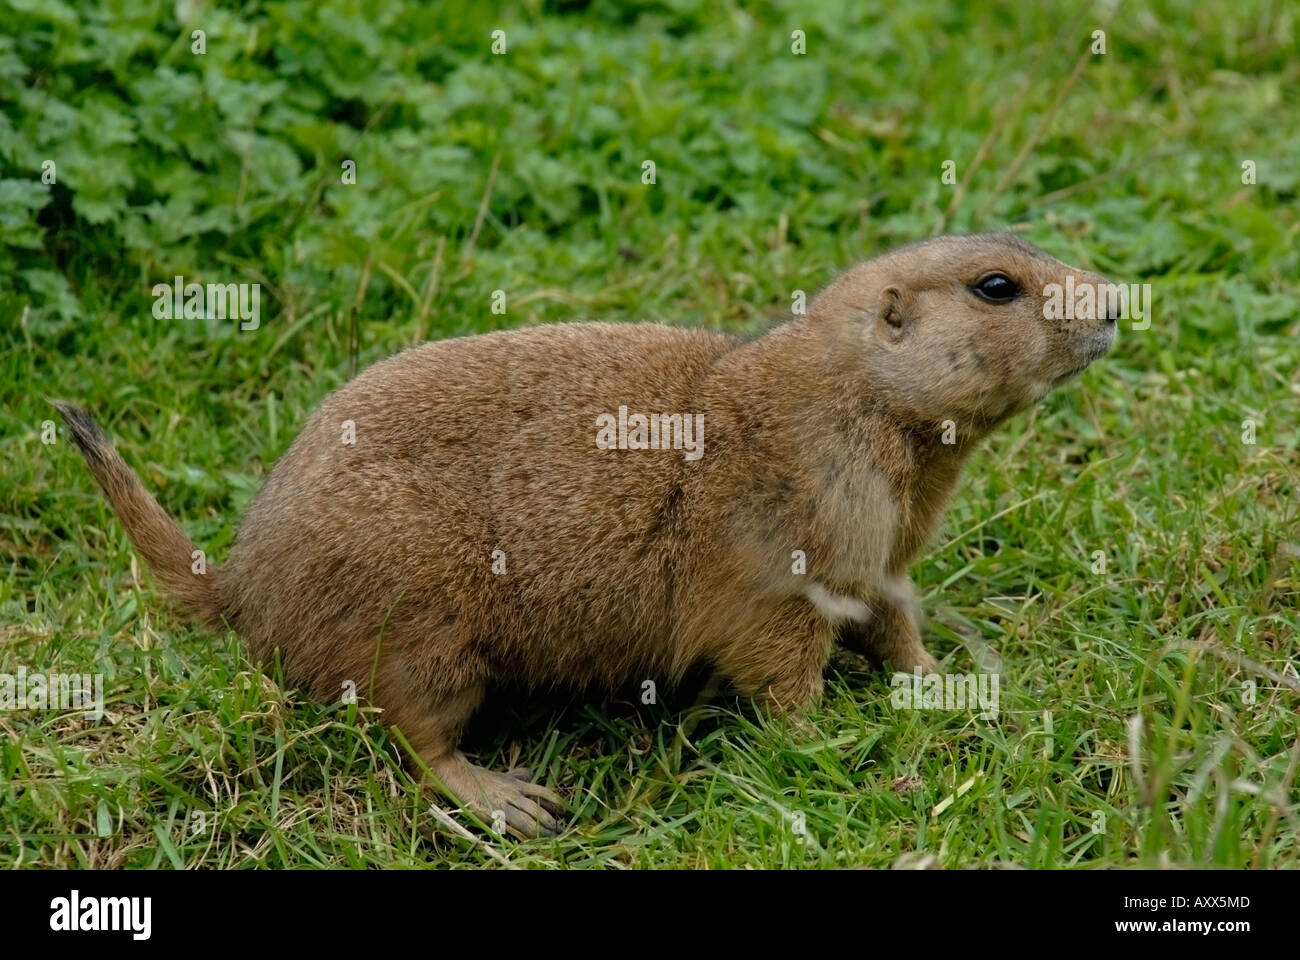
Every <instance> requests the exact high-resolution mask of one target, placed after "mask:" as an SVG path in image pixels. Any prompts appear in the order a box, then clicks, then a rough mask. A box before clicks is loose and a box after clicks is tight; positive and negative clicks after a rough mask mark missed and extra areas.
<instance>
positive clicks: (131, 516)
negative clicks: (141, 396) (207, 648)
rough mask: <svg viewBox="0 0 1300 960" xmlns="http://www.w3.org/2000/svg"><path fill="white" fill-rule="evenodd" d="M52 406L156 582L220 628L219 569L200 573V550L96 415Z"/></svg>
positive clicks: (78, 409)
mask: <svg viewBox="0 0 1300 960" xmlns="http://www.w3.org/2000/svg"><path fill="white" fill-rule="evenodd" d="M51 403H53V405H54V408H55V409H56V410H58V411H59V414H60V416H62V417H63V422H64V423H66V424H67V425H68V430H69V431H71V433H72V440H73V442H74V443H76V445H77V448H78V449H79V450H80V451H81V455H82V457H84V458H85V460H86V466H88V467H90V472H91V473H92V474H94V476H95V480H96V481H97V482H98V483H99V485H100V487H102V488H103V490H104V493H106V494H107V495H108V502H109V503H111V504H112V505H113V510H114V511H115V512H116V513H117V515H118V517H119V519H121V521H122V526H124V527H125V528H126V535H127V536H128V537H130V539H131V543H132V544H134V545H135V548H136V550H138V551H139V552H140V555H141V556H142V557H144V559H145V562H146V563H147V564H148V565H149V569H150V571H151V572H152V573H153V575H154V578H155V579H157V580H158V582H159V583H161V584H162V586H163V589H164V591H165V592H166V593H167V594H168V595H169V596H170V597H171V598H172V599H173V600H175V601H176V602H177V603H179V604H180V605H181V606H182V607H183V608H185V610H187V611H188V612H190V613H192V614H195V615H196V616H198V617H200V618H201V619H203V620H205V621H207V622H209V623H212V624H220V623H221V609H220V606H219V604H218V602H217V595H216V588H215V584H214V582H213V579H212V575H213V574H214V573H215V572H216V569H215V568H214V567H208V566H206V564H205V566H204V569H205V572H204V573H202V574H199V573H195V572H194V570H193V564H194V557H193V554H194V552H195V551H196V550H198V547H196V546H195V545H194V542H193V541H192V540H190V538H189V537H187V536H185V533H184V532H183V531H182V530H181V528H180V527H178V526H177V525H176V521H175V520H173V519H172V518H171V517H169V516H168V515H167V512H166V511H165V510H163V508H162V507H161V506H160V505H159V503H158V501H157V500H155V499H154V497H153V495H152V494H151V493H149V491H148V490H146V489H145V488H144V484H143V483H141V482H140V478H139V477H138V476H137V475H136V473H135V471H134V470H132V469H131V468H130V467H129V466H127V464H126V461H125V460H123V459H122V455H121V454H119V453H118V452H117V449H116V448H115V447H114V446H113V442H112V441H111V440H109V439H108V437H107V436H105V435H104V431H102V430H100V429H99V425H98V424H97V423H95V421H94V419H93V418H92V417H91V416H90V414H89V413H87V412H86V411H85V410H82V409H81V408H79V407H74V406H71V405H70V404H66V403H59V402H58V401H51Z"/></svg>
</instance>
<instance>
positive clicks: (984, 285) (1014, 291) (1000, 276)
mask: <svg viewBox="0 0 1300 960" xmlns="http://www.w3.org/2000/svg"><path fill="white" fill-rule="evenodd" d="M971 290H972V291H973V292H974V294H975V295H976V296H977V297H979V298H980V299H981V300H987V301H988V302H989V303H1007V302H1008V301H1010V300H1014V299H1015V298H1016V297H1018V296H1020V287H1019V285H1017V283H1016V282H1015V281H1014V280H1012V279H1011V278H1010V277H1008V276H1007V275H1006V274H1005V273H990V274H989V275H988V276H986V277H980V279H979V280H977V281H975V285H974V286H973V287H971Z"/></svg>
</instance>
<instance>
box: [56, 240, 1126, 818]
mask: <svg viewBox="0 0 1300 960" xmlns="http://www.w3.org/2000/svg"><path fill="white" fill-rule="evenodd" d="M1067 277H1072V281H1073V285H1074V287H1075V288H1076V289H1079V288H1081V287H1082V286H1085V285H1088V284H1104V282H1105V281H1103V280H1102V278H1100V277H1097V276H1095V275H1093V274H1089V273H1086V272H1084V271H1080V270H1075V269H1073V268H1071V267H1068V266H1066V265H1065V264H1063V263H1060V262H1059V261H1057V260H1055V259H1053V258H1052V257H1050V256H1048V255H1047V254H1045V253H1043V252H1042V251H1040V250H1038V249H1036V248H1034V247H1031V246H1029V245H1028V244H1026V243H1024V242H1022V241H1020V240H1018V239H1016V238H1014V237H1012V236H1009V235H982V236H973V237H941V238H937V239H934V240H930V241H926V242H922V243H918V244H914V245H911V246H908V247H904V248H902V249H899V250H895V251H893V252H891V253H888V254H886V255H884V256H881V257H878V258H876V259H874V260H871V261H868V262H866V263H863V264H861V265H859V266H857V267H854V268H853V269H851V270H849V271H848V272H846V273H844V274H842V275H841V276H839V277H838V278H837V279H836V280H835V281H834V282H833V283H831V284H830V285H829V286H828V287H827V288H826V289H825V290H823V291H822V292H821V294H820V295H818V296H817V297H816V298H815V299H814V300H813V301H812V302H811V304H810V305H809V308H808V311H807V313H806V315H802V316H794V317H791V318H790V319H789V320H787V321H785V322H784V323H781V324H779V325H777V326H776V327H774V328H773V329H772V330H770V331H769V332H767V333H765V334H764V335H762V336H760V337H758V338H756V339H750V340H742V339H738V338H736V337H733V336H728V335H725V334H721V333H714V332H709V331H705V330H687V329H680V328H673V327H667V326H659V325H656V324H649V323H640V324H611V323H579V324H568V325H552V326H539V327H531V328H526V329H518V330H512V331H507V332H500V333H492V334H486V335H483V336H473V337H464V338H460V339H454V340H446V341H441V342H434V343H425V344H422V345H420V346H417V347H413V348H411V349H409V350H406V351H404V352H403V353H400V354H398V355H397V356H395V357H391V358H389V359H388V360H385V361H383V362H381V363H378V364H375V365H374V366H373V367H371V368H369V369H368V370H366V371H365V372H364V373H362V374H361V375H360V376H358V377H357V378H356V379H355V380H353V381H352V382H351V383H349V384H347V385H346V386H344V387H343V388H341V389H340V390H338V391H337V392H335V393H334V394H332V395H330V396H329V397H327V398H326V399H325V401H324V402H323V403H322V404H321V406H320V408H319V409H318V410H317V411H316V413H315V415H314V416H312V418H311V419H310V420H309V421H308V423H307V425H306V426H305V427H304V428H303V431H302V433H301V435H300V436H299V437H298V438H297V440H295V441H294V443H293V445H292V446H291V447H290V449H289V451H288V452H287V453H286V454H285V455H284V456H283V458H281V460H280V462H279V463H278V464H276V466H275V468H274V470H273V471H272V472H271V474H270V477H269V479H268V480H267V482H266V485H265V487H264V488H263V490H262V491H261V493H260V494H259V495H258V496H257V498H256V499H255V500H254V501H253V503H252V505H251V506H250V507H249V509H248V513H247V516H246V517H245V518H244V522H243V525H242V527H241V528H240V530H239V535H238V540H237V542H236V544H235V546H234V548H233V549H232V551H231V553H230V556H229V558H228V559H227V561H226V562H225V563H224V564H223V565H221V566H219V567H217V566H213V565H208V566H207V567H206V572H204V573H195V572H194V571H195V570H196V569H199V566H198V565H196V564H195V563H194V562H193V559H192V557H193V555H194V551H195V550H196V549H197V547H196V546H195V545H194V544H193V543H192V542H191V541H190V540H189V538H188V537H186V535H185V534H184V533H182V532H181V529H180V528H179V527H178V526H177V525H176V524H175V522H173V521H172V520H171V518H170V517H169V516H168V515H167V514H166V513H165V512H164V511H163V509H162V508H161V507H160V506H159V505H158V503H157V501H156V500H155V499H154V498H153V497H152V496H151V495H150V494H149V493H148V492H147V491H146V490H145V488H144V487H143V485H142V484H141V482H140V480H139V478H138V477H137V476H136V474H135V473H134V472H133V471H132V470H131V468H130V467H128V466H127V465H126V463H125V462H124V461H123V460H122V458H121V457H120V456H119V455H118V453H117V452H116V450H115V449H114V448H113V446H112V444H111V442H110V441H109V440H108V439H107V438H106V437H105V436H104V434H103V433H102V432H100V430H99V429H98V427H96V426H95V424H94V422H93V421H92V420H91V418H90V417H89V415H87V414H86V413H85V412H83V411H80V410H77V409H76V408H73V407H68V406H66V405H59V409H60V412H61V413H62V414H63V417H64V419H65V420H66V422H67V425H68V427H69V428H70V430H71V432H72V435H73V438H74V439H75V441H76V443H77V444H78V446H79V447H80V449H81V451H82V453H83V454H84V456H85V458H86V461H87V463H88V464H89V466H90V468H91V471H92V472H93V473H94V475H95V478H96V479H97V480H98V482H99V484H100V485H101V486H102V487H103V488H104V490H105V492H106V493H107V495H108V497H109V500H110V501H111V502H112V505H113V507H114V509H115V510H116V511H117V513H118V515H119V516H120V517H121V519H122V522H123V524H124V525H125V527H126V530H127V533H128V535H129V536H130V538H131V541H132V542H133V543H134V544H135V547H136V549H137V550H138V551H139V552H140V553H141V554H142V555H143V557H144V558H145V560H146V561H147V562H148V564H149V566H150V568H151V569H152V571H153V574H154V576H155V577H156V578H157V580H158V581H159V582H160V583H161V584H162V586H163V588H164V589H165V590H166V591H167V592H168V593H169V594H171V595H172V596H173V597H174V598H175V599H176V600H177V601H178V602H179V603H180V604H181V605H182V606H183V607H185V608H186V609H188V610H189V611H190V612H192V613H193V614H196V615H198V616H199V617H201V618H202V619H204V620H206V621H207V622H209V623H211V624H213V625H215V626H219V625H222V624H226V625H229V626H230V627H231V628H233V629H234V630H236V631H237V632H238V633H239V634H240V636H241V637H242V638H243V640H244V642H245V643H246V644H247V646H248V649H249V650H250V651H251V653H252V655H253V656H254V657H256V658H258V659H259V660H261V661H263V662H266V661H269V659H270V658H271V657H272V654H273V651H274V650H275V649H276V648H278V649H279V651H280V653H281V656H282V658H283V664H284V670H285V674H286V677H287V678H288V679H289V681H290V682H292V683H293V684H295V685H297V686H300V687H302V688H304V689H306V690H307V691H309V692H310V693H311V694H312V695H314V696H315V697H318V698H321V699H323V700H336V699H338V698H339V697H340V696H341V695H342V693H343V692H344V691H345V690H347V689H348V685H349V684H352V685H354V688H355V689H356V690H357V691H358V693H359V694H360V696H362V697H363V698H365V699H367V700H368V701H369V702H371V703H373V704H375V705H377V706H378V707H381V708H382V710H383V717H384V720H385V722H386V723H388V724H389V725H390V726H392V727H396V728H398V729H399V730H400V732H401V733H402V735H403V736H404V737H405V739H406V741H407V742H408V743H409V744H410V746H411V747H412V749H413V750H415V751H417V752H418V753H419V755H420V757H421V759H422V760H423V761H424V763H425V764H427V766H428V768H429V769H430V770H431V771H432V774H433V777H434V779H435V781H436V783H437V785H438V786H440V787H441V788H442V789H443V790H444V791H445V792H446V793H448V794H449V795H450V796H451V797H453V798H454V799H456V800H457V801H459V802H460V803H461V804H463V805H464V806H465V807H467V808H468V809H470V810H472V811H473V812H474V813H475V814H477V815H478V816H479V817H481V818H483V820H484V821H485V822H489V823H490V822H494V821H495V822H497V823H501V822H502V821H504V824H505V826H506V827H507V828H508V829H509V830H510V831H511V832H513V833H516V834H518V835H523V836H531V835H535V834H537V833H553V832H555V831H556V830H557V829H558V828H559V822H558V820H557V819H556V818H557V816H558V815H559V814H560V812H561V807H560V803H559V800H558V798H557V797H556V796H555V795H554V794H553V793H551V792H550V791H549V790H547V789H546V788H545V787H542V786H539V785H536V784H533V783H531V782H529V780H528V778H527V776H526V775H521V773H520V772H514V773H496V772H492V771H489V770H486V769H483V768H482V767H478V766H475V765H473V764H471V763H470V762H469V760H467V759H466V758H465V756H464V755H463V754H462V753H461V752H459V750H458V749H457V744H458V740H459V738H460V736H461V732H462V729H463V727H464V726H465V724H466V722H467V721H468V720H469V718H470V716H471V714H472V713H473V712H474V710H475V708H476V707H477V706H478V705H479V703H480V701H481V699H482V698H483V696H484V693H485V691H486V690H487V689H489V688H490V687H491V686H492V685H493V684H494V683H496V682H497V681H503V680H508V681H510V682H511V683H512V684H523V685H525V686H531V687H534V688H547V687H552V686H565V687H573V686H579V687H587V688H609V687H613V686H615V685H618V684H621V683H624V682H627V681H629V680H638V679H642V678H646V679H655V680H659V681H661V682H671V681H672V680H674V679H675V678H678V677H680V676H681V675H682V673H683V672H684V671H685V670H686V669H687V668H688V667H689V666H691V665H693V664H696V663H707V664H710V665H712V666H713V667H714V668H715V669H716V670H718V671H719V672H720V673H721V674H723V675H724V676H725V677H727V678H729V679H730V680H731V682H732V683H733V684H734V686H735V687H736V688H737V689H738V690H739V691H740V692H741V693H743V694H747V695H751V696H753V697H755V698H756V699H757V700H758V701H759V702H760V703H761V704H762V705H764V706H765V707H767V708H768V709H769V710H771V711H776V712H782V711H797V710H800V709H803V708H806V707H808V706H809V705H811V704H812V703H813V702H814V701H815V700H816V699H817V697H818V695H819V693H820V692H821V689H822V671H823V669H824V667H825V665H826V662H827V659H828V657H829V654H830V650H831V645H832V643H833V641H834V639H835V637H836V635H837V632H838V633H839V635H840V636H842V637H846V638H847V639H848V640H849V641H850V642H852V643H853V644H854V645H855V646H857V647H859V648H860V649H861V650H863V651H864V652H867V653H870V654H873V655H874V656H875V657H877V658H879V659H881V660H884V661H889V662H891V663H892V664H893V665H894V667H895V668H898V669H911V668H913V667H916V666H920V667H922V668H924V669H929V668H931V667H932V666H933V664H934V659H933V658H932V657H931V656H930V654H929V653H927V652H926V650H925V648H924V647H923V646H922V645H921V641H920V636H919V633H918V630H917V626H916V620H915V617H914V613H913V609H912V599H911V597H912V587H911V582H910V580H909V579H908V567H909V565H910V564H911V562H912V560H913V559H914V558H915V557H916V554H917V552H918V551H919V549H920V548H921V546H922V545H923V544H924V543H925V542H926V539H927V538H928V537H929V536H930V535H931V534H932V533H933V532H934V530H935V527H936V525H937V523H938V521H939V516H940V511H941V508H942V506H943V504H944V502H945V500H946V499H947V497H948V495H949V494H950V492H951V491H952V489H953V486H954V484H955V483H956V481H957V478H958V474H959V472H960V470H961V466H962V463H963V462H964V461H965V459H966V457H967V456H968V454H969V453H970V452H971V450H972V448H973V446H974V444H975V442H976V441H978V440H979V439H980V438H981V437H983V436H984V435H985V434H987V433H988V432H989V431H990V430H991V429H993V428H994V427H995V426H996V425H997V424H998V423H1000V422H1001V421H1003V420H1005V419H1006V418H1007V417H1009V416H1011V415H1012V414H1014V413H1015V412H1016V411H1018V410H1022V409H1024V408H1026V407H1028V406H1030V405H1031V404H1033V403H1035V402H1036V401H1038V400H1039V399H1041V398H1042V397H1043V396H1044V395H1045V394H1046V393H1047V392H1048V391H1049V390H1051V389H1052V388H1053V387H1054V386H1056V385H1057V384H1059V383H1061V382H1062V381H1064V380H1066V379H1067V378H1069V377H1070V376H1071V375H1073V374H1076V373H1078V372H1080V371H1081V370H1083V368H1084V367H1086V366H1087V365H1088V364H1089V363H1090V362H1091V361H1093V360H1095V359H1097V358H1098V357H1100V356H1101V355H1102V354H1104V353H1105V352H1106V351H1107V350H1108V349H1109V348H1110V346H1111V344H1112V343H1113V342H1114V338H1115V322H1114V321H1115V315H1114V313H1113V311H1112V313H1111V314H1110V315H1106V311H1105V310H1103V311H1102V313H1103V316H1101V317H1099V318H1096V319H1077V318H1076V319H1070V320H1063V319H1047V318H1046V316H1047V314H1048V313H1049V312H1048V311H1045V310H1044V301H1045V298H1046V292H1045V291H1046V290H1047V289H1048V288H1049V285H1051V284H1062V285H1064V284H1065V283H1066V278H1067ZM1084 312H1085V313H1086V312H1087V311H1084ZM1052 315H1053V316H1055V315H1056V314H1052ZM1072 316H1073V312H1072Z"/></svg>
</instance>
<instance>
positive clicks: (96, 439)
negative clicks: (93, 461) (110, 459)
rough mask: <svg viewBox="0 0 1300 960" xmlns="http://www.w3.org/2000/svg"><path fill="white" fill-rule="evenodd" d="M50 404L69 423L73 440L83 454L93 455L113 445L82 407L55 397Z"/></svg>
mask: <svg viewBox="0 0 1300 960" xmlns="http://www.w3.org/2000/svg"><path fill="white" fill-rule="evenodd" d="M50 405H51V406H52V407H54V409H55V410H57V411H59V416H61V417H62V418H63V422H64V423H66V424H67V425H68V430H69V432H70V433H71V434H72V442H73V443H75V444H76V445H77V449H79V450H80V451H81V452H82V453H83V454H86V455H92V454H95V453H97V452H98V451H99V450H101V449H102V448H104V447H106V446H112V441H110V440H109V439H108V436H107V435H106V434H105V433H104V431H103V430H101V429H99V424H97V423H96V422H95V418H94V417H92V416H91V415H90V414H89V413H87V412H86V411H85V410H83V409H81V407H74V406H73V405H72V404H70V403H64V402H63V401H62V400H53V399H51V400H50Z"/></svg>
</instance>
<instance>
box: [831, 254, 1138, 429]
mask: <svg viewBox="0 0 1300 960" xmlns="http://www.w3.org/2000/svg"><path fill="white" fill-rule="evenodd" d="M1053 285H1057V286H1056V287H1055V290H1054V288H1053ZM1087 287H1092V288H1093V290H1092V294H1091V297H1090V303H1091V304H1092V309H1085V310H1080V311H1074V310H1071V311H1070V313H1071V314H1072V316H1073V317H1074V318H1072V319H1064V318H1061V314H1062V311H1060V310H1054V309H1049V301H1050V300H1052V298H1053V296H1054V295H1055V296H1056V298H1057V300H1056V302H1057V303H1058V304H1059V303H1060V296H1061V292H1062V291H1065V290H1068V291H1071V292H1073V291H1083V290H1085V288H1087ZM1118 289H1119V288H1116V287H1113V286H1111V285H1110V284H1109V283H1108V282H1107V281H1106V280H1105V279H1104V278H1103V277H1101V276H1098V275H1097V274H1094V273H1089V272H1088V271H1085V270H1079V269H1076V268H1074V267H1069V266H1067V265H1065V264H1064V263H1061V262H1060V261H1059V260H1056V259H1054V258H1053V257H1051V256H1048V255H1047V254H1046V253H1044V252H1043V251H1041V250H1039V249H1038V248H1036V247H1033V246H1031V245H1029V244H1027V243H1025V242H1024V241H1023V240H1020V239H1019V238H1017V237H1014V236H1012V235H1010V234H982V235H977V236H970V237H937V238H935V239H933V240H928V241H924V242H921V243H917V244H913V245H910V246H906V247H902V248H900V249H898V250H895V251H893V252H891V253H888V254H885V255H884V256H882V257H879V258H877V259H875V260H871V261H868V262H867V263H864V264H861V265H859V266H858V267H855V268H853V269H852V270H849V271H848V272H847V273H845V274H843V275H842V276H840V277H839V278H838V279H836V280H835V282H833V283H832V284H831V285H830V286H829V287H827V288H826V289H825V290H824V291H823V292H822V293H821V294H820V295H819V296H818V297H817V298H816V299H815V300H814V301H813V303H812V305H811V309H810V310H809V314H810V317H811V318H814V319H815V318H819V317H820V318H822V319H823V320H824V321H828V322H831V323H835V324H837V325H839V330H838V333H839V335H838V336H837V337H836V341H837V343H839V344H841V345H847V346H849V349H850V350H851V351H852V352H853V353H854V354H858V353H859V350H858V349H857V348H860V362H861V367H862V373H863V381H864V384H865V388H866V389H867V390H870V391H872V392H873V393H876V394H878V395H879V396H880V397H881V398H882V399H883V400H884V401H885V402H886V403H887V404H888V405H890V406H891V407H893V408H894V409H895V410H896V411H897V412H898V413H899V414H900V415H902V416H903V417H905V418H907V419H908V420H911V421H913V422H915V423H919V424H937V423H942V422H943V421H945V420H952V421H954V422H955V423H957V424H958V429H959V430H960V431H961V432H963V433H965V432H966V428H967V427H973V428H975V429H976V430H978V431H983V430H986V429H988V428H990V427H992V426H994V425H995V424H996V423H998V422H999V421H1001V420H1004V419H1005V418H1007V417H1009V416H1011V415H1012V414H1013V413H1016V412H1017V411H1019V410H1023V409H1025V408H1026V407H1029V406H1031V405H1033V404H1034V403H1037V402H1038V401H1039V400H1041V399H1042V398H1043V397H1044V396H1045V395H1046V394H1047V393H1048V392H1049V391H1050V390H1051V389H1052V388H1053V387H1055V386H1056V385H1058V384H1060V383H1062V382H1063V381H1065V380H1067V379H1069V378H1070V377H1071V376H1073V375H1074V374H1077V373H1079V372H1081V371H1082V370H1083V369H1084V368H1085V367H1087V366H1088V364H1090V363H1091V362H1092V361H1093V360H1096V359H1097V358H1098V357H1100V356H1102V355H1103V354H1105V353H1106V352H1107V351H1108V350H1109V349H1110V348H1111V345H1112V344H1113V343H1114V342H1115V334H1116V323H1115V321H1116V320H1117V319H1118V317H1119V311H1120V304H1119V302H1118V301H1117V299H1116V295H1115V293H1114V292H1115V291H1117V290H1118Z"/></svg>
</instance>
